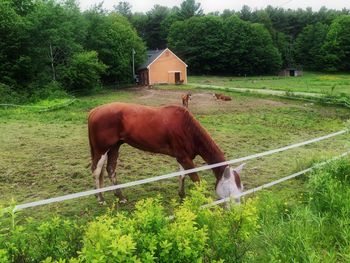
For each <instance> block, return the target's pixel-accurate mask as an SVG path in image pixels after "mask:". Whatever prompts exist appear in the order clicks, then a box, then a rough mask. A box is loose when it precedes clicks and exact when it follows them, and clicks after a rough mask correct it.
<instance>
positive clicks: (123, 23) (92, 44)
mask: <svg viewBox="0 0 350 263" xmlns="http://www.w3.org/2000/svg"><path fill="white" fill-rule="evenodd" d="M85 16H86V19H87V20H88V22H89V26H88V35H87V39H86V44H85V45H86V48H87V49H88V50H95V51H97V53H98V57H99V59H100V60H101V61H102V62H103V63H104V64H105V65H106V66H108V69H107V70H106V73H105V74H104V76H103V80H104V81H105V82H107V83H118V82H126V81H130V80H132V77H133V76H132V50H133V49H134V50H135V51H136V54H135V64H136V65H138V64H141V63H142V62H143V60H144V57H145V45H144V43H143V42H142V40H141V39H140V37H139V36H138V35H137V33H136V31H135V29H134V28H133V27H132V26H131V24H130V23H129V21H128V20H127V19H126V18H125V17H123V16H121V15H119V14H117V13H111V14H106V13H103V12H102V11H101V10H99V9H96V8H95V9H92V10H89V11H87V12H86V14H85Z"/></svg>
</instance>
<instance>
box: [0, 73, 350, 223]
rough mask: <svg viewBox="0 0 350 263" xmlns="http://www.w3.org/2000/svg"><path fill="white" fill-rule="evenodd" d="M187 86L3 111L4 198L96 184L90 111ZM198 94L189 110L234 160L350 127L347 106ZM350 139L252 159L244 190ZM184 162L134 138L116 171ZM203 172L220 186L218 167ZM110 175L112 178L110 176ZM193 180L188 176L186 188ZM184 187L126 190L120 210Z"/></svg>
mask: <svg viewBox="0 0 350 263" xmlns="http://www.w3.org/2000/svg"><path fill="white" fill-rule="evenodd" d="M209 79H210V80H211V79H212V78H209ZM192 80H193V79H192ZM202 80H204V78H202ZM222 81H225V79H223V80H222ZM227 81H229V80H227ZM238 82H239V81H238V80H237V83H238ZM242 82H244V81H242ZM186 88H187V87H186V86H183V87H181V90H179V89H178V87H177V86H175V87H173V86H167V87H162V86H161V87H156V88H154V89H128V90H116V91H113V90H109V91H103V92H101V93H100V94H98V95H93V96H86V97H81V98H79V99H78V100H77V101H75V102H74V103H73V104H71V105H69V106H68V107H66V108H62V109H57V110H54V111H47V112H40V111H37V110H32V109H2V110H0V130H1V133H0V146H1V148H0V171H1V172H0V182H1V183H0V193H1V195H0V205H2V206H7V205H9V204H11V203H12V202H13V201H11V200H14V202H15V203H17V204H18V203H23V202H30V201H34V200H39V199H43V198H49V197H54V196H59V195H64V194H69V193H74V192H78V191H84V190H90V189H92V188H93V180H92V176H91V173H90V170H89V168H87V167H86V166H87V164H88V163H89V152H90V151H89V147H88V138H87V115H88V112H89V110H91V109H92V108H93V107H95V106H97V105H100V104H104V103H108V102H112V101H123V102H133V103H141V104H146V105H154V106H157V105H168V104H176V105H180V103H181V99H180V97H181V94H182V93H183V91H184V89H186ZM192 93H193V96H192V100H191V101H190V110H191V111H192V112H193V114H194V115H195V116H196V118H197V119H198V120H199V121H200V122H201V124H202V125H203V126H204V127H205V128H206V129H207V130H208V131H209V133H210V134H211V135H212V137H213V138H214V140H215V141H216V142H217V144H218V145H219V146H220V147H221V149H222V150H223V151H224V152H225V155H226V157H227V159H231V158H236V157H241V156H246V155H249V154H252V153H258V152H261V151H265V150H268V149H273V148H277V147H280V146H284V145H287V144H290V143H294V142H299V141H304V140H307V139H310V138H314V137H317V136H321V135H325V134H328V133H331V132H333V131H338V130H340V129H343V128H344V127H345V124H344V123H345V122H346V120H347V119H348V117H349V112H348V110H347V109H343V108H336V107H323V106H320V105H315V104H305V103H304V102H298V101H288V100H281V99H277V98H269V97H263V96H259V97H254V96H251V95H248V94H236V93H229V95H230V96H231V97H232V101H230V102H219V101H216V100H214V99H213V98H212V95H211V92H210V91H207V90H205V91H204V90H198V89H196V90H193V91H192ZM348 141H349V136H348V135H342V136H339V137H336V138H334V139H331V140H326V141H323V142H320V143H317V144H313V145H310V146H307V147H302V148H298V149H295V150H291V151H288V152H284V153H280V154H276V155H273V156H269V157H266V158H260V159H258V160H253V161H250V162H249V163H248V164H247V166H246V168H245V170H244V171H243V174H242V180H243V183H244V185H245V189H249V188H252V187H254V186H258V185H260V184H262V183H266V182H269V181H271V180H273V179H276V178H279V177H282V176H285V175H288V174H290V173H292V172H294V171H296V170H300V169H301V168H303V167H306V166H309V165H310V163H311V162H312V161H314V160H319V159H321V158H327V157H330V156H333V155H336V154H338V153H342V152H344V151H346V149H347V148H348V147H349V144H348ZM196 163H197V164H198V165H201V164H203V161H202V160H201V159H200V158H198V159H196ZM177 169H178V164H177V163H176V161H175V160H174V159H172V158H170V157H168V156H163V155H157V154H150V153H146V152H142V151H139V150H137V149H134V148H131V147H130V146H127V145H123V146H122V147H121V152H120V159H119V162H118V166H117V172H118V176H119V179H120V181H121V182H123V183H124V182H129V181H134V180H138V179H142V178H147V177H151V176H156V175H161V174H164V173H168V172H173V171H176V170H177ZM201 175H202V178H204V179H205V180H207V181H208V184H209V185H211V186H212V187H211V189H213V185H214V176H212V174H211V172H210V171H206V172H203V173H201ZM105 182H106V183H107V184H110V182H109V180H107V178H106V181H105ZM191 186H192V184H191V183H190V182H189V181H188V183H187V187H191ZM301 186H302V180H293V181H291V182H289V183H285V184H282V185H281V186H277V187H275V188H274V191H281V196H284V195H290V194H291V195H293V194H294V193H295V190H297V191H303V188H302V187H301ZM177 188H178V180H177V179H176V178H174V179H172V180H164V181H160V182H156V183H152V184H148V185H143V186H138V187H135V188H130V189H127V190H124V193H125V194H126V196H127V197H128V199H129V202H128V203H127V204H125V205H119V206H118V209H131V208H132V207H133V205H134V204H135V202H136V201H137V200H140V199H141V198H145V197H150V196H155V195H157V194H161V195H162V196H164V197H165V198H164V200H165V202H171V199H176V200H178V196H177ZM105 197H106V199H107V203H108V204H109V205H111V204H113V202H114V201H115V199H114V197H113V194H112V193H106V194H105ZM291 201H293V200H291ZM106 209H108V206H99V205H98V204H97V200H96V198H95V197H94V196H90V197H86V198H81V199H76V200H72V201H67V202H64V203H59V204H53V205H48V206H42V207H38V208H33V209H28V210H25V211H23V212H22V214H23V216H27V215H30V216H33V217H36V218H46V217H51V216H52V215H54V214H60V215H64V216H69V217H86V218H90V217H91V216H94V215H98V214H101V213H103V212H105V211H106Z"/></svg>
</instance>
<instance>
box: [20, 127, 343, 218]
mask: <svg viewBox="0 0 350 263" xmlns="http://www.w3.org/2000/svg"><path fill="white" fill-rule="evenodd" d="M346 132H348V130H341V131H338V132H334V133H331V134H328V135H325V136H321V137H318V138H315V139H311V140H307V141H304V142H299V143H295V144H291V145H288V146H285V147H281V148H278V149H274V150H269V151H266V152H262V153H257V154H252V155H249V156H246V157H242V158H238V159H233V160H229V161H225V162H221V163H216V164H211V165H205V166H201V167H197V168H194V169H189V170H184V171H178V172H174V173H170V174H165V175H160V176H155V177H151V178H146V179H142V180H138V181H133V182H129V183H124V184H119V185H112V186H108V187H104V188H99V189H95V190H89V191H84V192H79V193H74V194H68V195H64V196H59V197H54V198H49V199H44V200H40V201H35V202H30V203H26V204H20V205H17V206H15V208H14V211H18V210H22V209H25V208H30V207H35V206H40V205H46V204H51V203H56V202H62V201H65V200H70V199H75V198H80V197H84V196H89V195H94V194H97V193H103V192H107V191H113V190H116V189H122V188H127V187H132V186H136V185H141V184H146V183H151V182H156V181H160V180H164V179H168V178H172V177H176V176H180V175H186V174H190V173H194V172H200V171H204V170H208V169H212V168H215V167H219V166H223V165H228V164H234V163H240V162H244V161H247V160H251V159H255V158H259V157H263V156H267V155H271V154H274V153H278V152H282V151H286V150H290V149H293V148H297V147H300V146H304V145H307V144H311V143H315V142H319V141H322V140H325V139H329V138H332V137H335V136H338V135H341V134H345V133H346Z"/></svg>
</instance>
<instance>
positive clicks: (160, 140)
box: [88, 102, 243, 202]
mask: <svg viewBox="0 0 350 263" xmlns="http://www.w3.org/2000/svg"><path fill="white" fill-rule="evenodd" d="M88 128H89V142H90V149H91V159H92V165H91V169H92V172H93V176H94V179H95V184H96V188H100V187H103V166H104V163H105V160H106V159H107V172H108V176H109V178H110V179H111V181H112V183H113V184H117V179H116V174H115V169H116V165H117V158H118V151H119V147H120V146H121V145H122V144H123V143H127V144H129V145H131V146H133V147H135V148H138V149H141V150H144V151H149V152H153V153H162V154H166V155H169V156H172V157H174V158H176V160H177V162H178V163H179V164H180V168H181V169H192V168H194V167H195V165H194V163H193V159H194V158H195V157H196V156H197V155H200V156H201V157H202V158H203V159H204V160H205V161H206V163H208V164H214V163H218V162H223V161H225V158H224V154H223V152H222V151H221V150H220V149H219V147H218V146H217V145H216V144H215V142H214V141H213V140H212V139H211V137H210V136H209V134H208V133H207V132H206V131H205V130H204V128H203V127H202V126H201V125H200V124H199V122H198V121H197V120H196V119H195V118H194V117H193V116H192V114H191V113H190V112H189V111H188V110H187V109H185V108H183V107H177V106H167V107H148V106H142V105H137V104H128V103H117V102H116V103H111V104H106V105H103V106H100V107H97V108H95V109H93V110H92V111H91V112H90V115H89V120H88ZM240 169H241V167H239V168H238V169H235V170H233V169H230V167H229V166H222V167H217V168H213V172H214V174H215V176H216V192H217V194H218V195H219V196H220V197H221V198H223V197H227V196H230V195H233V194H237V193H240V192H241V191H242V190H243V186H242V183H241V180H240V177H239V172H240ZM189 176H190V178H191V179H192V181H193V182H198V181H199V177H198V175H197V174H196V173H192V174H189ZM184 180H185V177H184V176H180V178H179V183H180V188H179V195H180V197H181V198H183V197H184V195H185V190H184ZM115 195H116V196H118V197H119V200H120V201H126V200H125V199H124V197H123V195H122V193H121V191H120V190H116V191H115ZM98 199H99V202H103V196H102V194H98Z"/></svg>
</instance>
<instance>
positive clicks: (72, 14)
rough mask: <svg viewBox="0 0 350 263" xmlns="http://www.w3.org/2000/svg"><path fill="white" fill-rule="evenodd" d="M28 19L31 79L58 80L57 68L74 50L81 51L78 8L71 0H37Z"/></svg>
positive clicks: (83, 31) (82, 26) (82, 32)
mask: <svg viewBox="0 0 350 263" xmlns="http://www.w3.org/2000/svg"><path fill="white" fill-rule="evenodd" d="M28 20H29V23H30V27H29V30H28V32H29V34H30V36H31V37H30V43H29V47H30V48H28V53H29V56H30V58H31V76H32V77H33V81H35V82H39V83H38V84H42V83H45V82H49V81H51V80H54V81H61V80H62V77H63V74H61V73H62V72H61V71H60V69H62V68H64V66H65V65H66V64H67V63H68V61H69V59H70V58H71V57H72V56H73V55H74V54H75V53H76V52H81V51H83V46H82V43H83V41H84V39H85V36H86V24H85V20H84V19H83V17H82V15H81V13H80V10H79V7H78V6H77V4H76V2H75V1H74V0H72V1H66V2H65V3H63V4H58V3H56V2H55V1H53V0H49V1H47V2H38V3H37V5H36V6H35V8H34V10H33V12H31V13H30V14H29V15H28Z"/></svg>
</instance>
